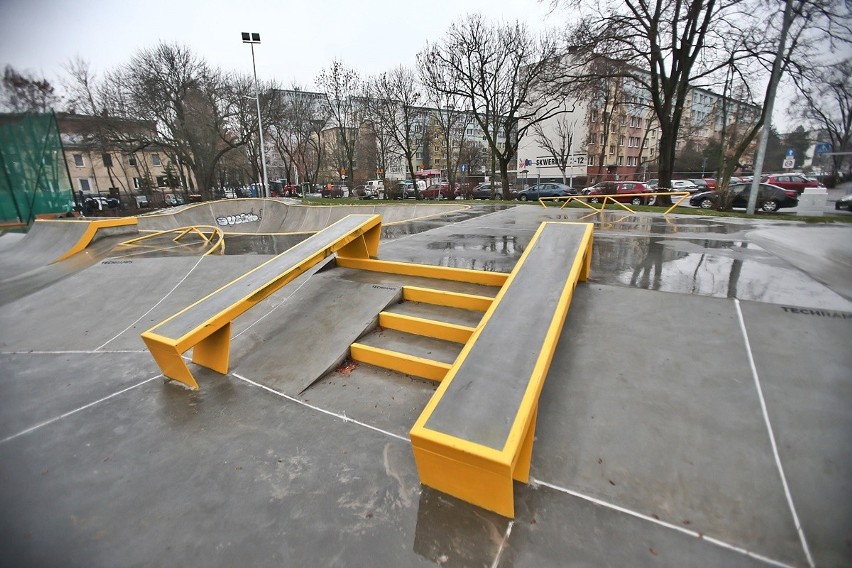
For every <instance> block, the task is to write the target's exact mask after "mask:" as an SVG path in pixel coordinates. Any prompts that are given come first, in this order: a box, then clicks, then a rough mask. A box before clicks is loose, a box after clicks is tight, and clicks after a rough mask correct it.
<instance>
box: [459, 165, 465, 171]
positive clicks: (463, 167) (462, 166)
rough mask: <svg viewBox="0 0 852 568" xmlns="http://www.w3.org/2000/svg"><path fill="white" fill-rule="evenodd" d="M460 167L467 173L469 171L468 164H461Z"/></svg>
mask: <svg viewBox="0 0 852 568" xmlns="http://www.w3.org/2000/svg"><path fill="white" fill-rule="evenodd" d="M459 169H461V172H462V173H465V172H466V171H467V164H462V165H461V166H459Z"/></svg>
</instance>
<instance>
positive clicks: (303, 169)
mask: <svg viewBox="0 0 852 568" xmlns="http://www.w3.org/2000/svg"><path fill="white" fill-rule="evenodd" d="M277 97H278V98H279V99H280V101H279V104H280V105H281V107H282V108H281V115H280V119H279V120H278V121H277V122H273V123H272V124H271V127H270V135H271V139H272V141H273V143H274V145H275V148H276V150H277V151H278V153H279V154H280V155H281V156H287V157H288V159H289V161H290V162H291V163H292V165H293V168H294V169H295V171H296V172H297V174H298V177H299V179H301V180H304V181H307V182H310V183H316V181H317V177H318V175H319V169H320V167H321V164H322V162H323V160H324V158H325V146H324V145H323V144H322V139H321V137H322V132H323V130H325V128H326V126H327V125H328V120H329V118H328V114H327V112H326V110H325V105H324V104H323V101H322V99H323V97H322V96H321V95H319V94H317V93H310V92H307V91H305V90H304V89H303V88H301V87H300V86H298V85H297V86H294V87H292V88H291V89H289V90H282V91H278V92H277Z"/></svg>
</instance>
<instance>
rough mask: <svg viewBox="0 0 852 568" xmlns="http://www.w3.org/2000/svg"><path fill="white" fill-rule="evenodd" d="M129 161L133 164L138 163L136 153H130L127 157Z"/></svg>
mask: <svg viewBox="0 0 852 568" xmlns="http://www.w3.org/2000/svg"><path fill="white" fill-rule="evenodd" d="M127 161H128V163H129V164H130V165H131V166H135V165H136V154H130V156H128V157H127Z"/></svg>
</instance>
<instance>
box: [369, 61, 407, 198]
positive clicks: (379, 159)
mask: <svg viewBox="0 0 852 568" xmlns="http://www.w3.org/2000/svg"><path fill="white" fill-rule="evenodd" d="M386 98H387V93H385V92H384V91H382V90H380V87H379V85H378V82H377V79H376V78H373V79H370V80H368V81H366V82H365V83H364V85H363V90H362V94H361V99H362V101H363V103H364V119H365V121H366V124H367V127H368V129H369V131H370V134H371V135H372V137H373V139H374V140H375V145H376V170H377V171H378V172H380V173H377V175H379V176H380V178H381V179H382V184H383V185H384V186H385V188H387V189H390V187H389V183H388V179H387V175H388V172H389V170H390V167H391V164H393V163H394V162H396V161H397V160H398V159H399V158H400V157H401V152H400V149H399V146H398V144H397V143H396V140H395V138H394V135H393V121H391V120H389V117H388V116H387V113H386V112H385V102H384V100H385V99H386ZM385 196H386V197H390V196H391V192H389V191H385Z"/></svg>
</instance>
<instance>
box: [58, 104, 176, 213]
mask: <svg viewBox="0 0 852 568" xmlns="http://www.w3.org/2000/svg"><path fill="white" fill-rule="evenodd" d="M102 121H103V118H102V117H93V116H86V115H77V114H65V113H60V114H58V115H57V122H58V125H59V133H60V138H61V140H62V147H63V151H64V154H65V161H66V164H67V166H68V173H69V175H70V178H71V184H72V187H73V189H74V191H75V193H76V194H77V196H78V197H80V196H103V197H115V198H118V199H120V200H121V202H122V204H123V205H124V206H126V207H135V206H137V205H138V204H139V203H142V202H144V201H146V200H148V201H154V202H155V204H159V202H160V201H162V200H163V199H164V197H163V196H164V195H166V194H168V193H171V192H173V191H175V190H181V189H183V188H186V187H187V176H189V175H190V173H189V170H188V168H183V167H181V165H180V164H179V163H175V162H174V161H173V160H172V159H171V157H170V155H169V154H168V152H167V151H166V150H165V148H162V147H156V146H148V147H146V148H142V149H136V150H134V151H130V150H128V149H127V148H119V147H117V146H115V145H112V144H108V143H105V142H104V141H103V137H99V136H97V133H98V131H99V129H100V128H103V126H102ZM120 124H121V125H124V126H126V128H127V129H128V130H129V131H131V132H132V131H135V130H138V129H140V128H142V129H146V130H148V131H149V134H150V132H153V130H154V126H153V125H152V124H144V123H138V122H131V121H121V123H120ZM115 125H116V124H115V121H113V122H112V124H111V125H110V126H111V127H112V128H114V127H115ZM143 196H144V197H146V198H148V199H146V200H143V199H142V197H143ZM137 197H139V198H140V199H137Z"/></svg>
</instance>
